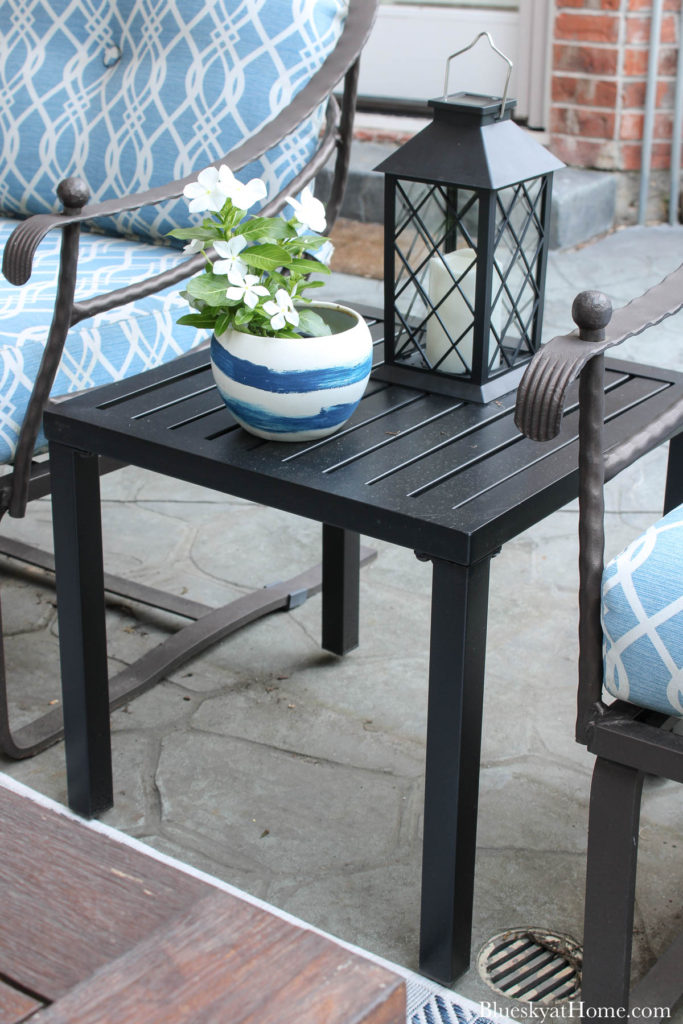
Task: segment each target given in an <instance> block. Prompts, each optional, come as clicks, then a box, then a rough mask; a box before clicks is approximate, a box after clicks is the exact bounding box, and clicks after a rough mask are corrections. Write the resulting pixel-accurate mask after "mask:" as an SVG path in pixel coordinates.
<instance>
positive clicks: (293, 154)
mask: <svg viewBox="0 0 683 1024" xmlns="http://www.w3.org/2000/svg"><path fill="white" fill-rule="evenodd" d="M347 6H348V0H117V2H116V3H106V4H103V3H102V2H101V0H0V25H2V34H1V36H0V92H1V93H2V104H0V136H1V138H2V166H1V168H0V169H1V171H2V173H1V174H0V214H2V215H4V216H7V217H25V216H26V215H27V214H30V213H44V212H46V211H54V210H56V209H58V202H57V199H56V195H55V188H56V186H57V184H58V182H59V181H61V180H62V179H63V178H66V177H68V176H69V175H71V174H80V175H81V176H82V177H83V178H84V179H85V181H86V182H87V184H88V186H89V188H90V190H91V192H92V201H93V202H99V201H101V200H103V199H107V198H111V197H113V196H116V197H119V196H126V195H132V194H133V193H136V192H141V191H144V190H146V189H148V188H151V187H153V186H155V185H160V184H163V183H165V182H168V181H172V180H175V179H177V178H182V177H184V176H185V175H188V174H192V173H194V172H198V171H200V170H201V169H202V168H203V167H206V166H207V165H208V164H210V163H211V162H213V161H214V160H217V159H219V158H220V157H221V156H223V155H225V154H226V153H227V152H228V151H229V150H230V149H232V148H233V147H234V146H236V145H238V144H239V143H241V142H242V141H244V139H246V138H248V137H250V136H251V135H253V134H254V133H255V132H257V131H258V130H259V129H260V128H261V127H262V126H263V125H264V124H266V123H267V122H268V121H270V120H272V118H273V117H274V116H275V115H276V114H278V113H279V112H280V111H282V110H283V109H284V108H285V107H287V106H288V105H289V104H290V102H291V101H292V98H293V97H294V96H295V95H296V94H297V93H298V92H299V91H300V90H301V89H302V88H303V86H304V85H306V83H307V82H308V81H309V79H310V78H311V77H312V75H313V74H314V73H315V71H317V70H318V68H319V67H320V66H321V65H322V63H323V62H324V60H325V58H326V57H327V55H328V54H329V53H330V52H331V50H332V49H333V48H334V46H335V44H336V43H337V40H338V38H339V36H340V34H341V31H342V29H343V25H344V19H345V16H346V12H347ZM323 117H324V106H321V107H320V108H319V109H318V110H316V111H314V112H313V114H312V115H311V116H310V117H309V118H308V119H307V121H306V122H305V123H304V124H303V125H301V126H300V127H299V128H298V129H297V130H296V131H295V132H293V133H292V135H291V136H289V137H288V138H287V139H285V140H284V141H283V142H282V143H281V144H280V145H278V146H277V147H275V148H274V149H273V150H271V151H270V152H269V153H268V154H267V155H265V156H264V157H263V158H262V159H261V160H259V161H258V162H256V163H254V164H252V165H251V166H250V167H248V168H245V170H244V171H241V172H240V174H239V177H240V178H243V179H244V180H247V179H249V178H252V177H254V176H258V177H261V178H263V179H264V181H265V182H266V185H267V187H268V195H269V196H270V197H273V196H274V195H276V194H277V192H279V191H280V189H281V188H282V187H283V186H284V185H286V184H287V183H288V182H289V181H290V180H291V178H292V177H293V176H294V174H296V173H297V171H299V170H300V169H301V167H302V166H303V165H304V164H305V163H306V161H307V159H308V158H309V157H310V156H311V155H312V153H313V152H314V151H315V147H316V142H317V138H318V134H319V130H320V128H321V126H322V123H323ZM187 223H188V215H187V204H186V203H185V201H184V200H183V199H182V198H181V199H179V200H174V201H170V202H169V203H167V204H164V206H162V207H153V208H148V209H145V210H140V211H135V212H132V213H126V214H121V215H119V216H117V217H116V218H114V219H113V220H112V221H111V222H110V223H109V224H107V225H105V224H104V223H103V222H102V223H100V224H99V226H98V230H109V231H111V232H114V233H116V234H134V235H137V236H140V237H143V238H151V239H152V240H158V239H161V238H163V237H164V236H165V234H166V232H167V231H169V230H170V229H171V228H172V227H177V226H182V225H186V224H187Z"/></svg>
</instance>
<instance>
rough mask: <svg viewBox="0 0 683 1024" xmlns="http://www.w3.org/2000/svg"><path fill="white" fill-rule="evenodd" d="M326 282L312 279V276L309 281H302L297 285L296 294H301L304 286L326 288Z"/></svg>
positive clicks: (307, 300)
mask: <svg viewBox="0 0 683 1024" xmlns="http://www.w3.org/2000/svg"><path fill="white" fill-rule="evenodd" d="M325 284H326V282H325V281H311V279H310V278H309V279H308V281H300V282H299V283H298V284H297V286H296V294H297V296H298V295H301V293H302V291H303V290H304V288H324V287H325ZM302 298H303V296H302ZM305 301H306V302H309V301H310V299H306V300H305Z"/></svg>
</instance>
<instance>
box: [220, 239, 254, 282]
mask: <svg viewBox="0 0 683 1024" xmlns="http://www.w3.org/2000/svg"><path fill="white" fill-rule="evenodd" d="M246 244H247V240H246V238H245V237H244V235H235V237H234V238H231V239H230V241H229V242H222V241H218V242H214V243H213V247H214V249H215V250H216V252H217V254H218V255H219V256H221V257H222V259H220V260H216V262H215V263H214V265H213V272H214V274H234V273H237V274H239V276H240V277H244V275H245V274H246V272H247V270H248V267H247V265H246V263H245V262H244V260H241V259H240V253H241V252H242V249H244V248H245V247H246Z"/></svg>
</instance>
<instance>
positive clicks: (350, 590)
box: [322, 523, 360, 654]
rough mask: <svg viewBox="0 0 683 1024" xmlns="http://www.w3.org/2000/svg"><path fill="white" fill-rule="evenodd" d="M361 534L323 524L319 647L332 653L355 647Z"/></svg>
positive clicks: (356, 640) (346, 650) (340, 652)
mask: <svg viewBox="0 0 683 1024" xmlns="http://www.w3.org/2000/svg"><path fill="white" fill-rule="evenodd" d="M359 587H360V535H359V534H357V533H354V532H353V531H352V530H344V529H342V528H341V527H338V526H329V525H328V524H327V523H323V625H322V645H323V648H324V649H325V650H326V651H331V652H332V654H346V653H347V652H348V651H352V650H353V649H354V647H358V595H359Z"/></svg>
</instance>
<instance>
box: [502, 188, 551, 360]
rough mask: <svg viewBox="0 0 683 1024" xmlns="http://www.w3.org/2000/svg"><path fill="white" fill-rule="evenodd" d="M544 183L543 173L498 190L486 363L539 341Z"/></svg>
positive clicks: (516, 355) (514, 355)
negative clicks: (538, 176)
mask: <svg viewBox="0 0 683 1024" xmlns="http://www.w3.org/2000/svg"><path fill="white" fill-rule="evenodd" d="M546 188H547V180H546V179H545V178H533V179H531V180H529V181H523V182H520V183H519V184H518V185H512V186H510V187H509V188H504V189H501V190H500V191H499V192H497V193H496V223H495V235H494V239H495V240H494V251H493V281H492V291H491V336H490V341H489V355H490V357H491V356H492V358H490V359H489V366H490V368H494V367H495V366H496V365H498V366H499V367H500V368H501V369H506V368H508V367H511V366H514V365H515V363H516V362H518V361H519V360H520V359H525V358H526V357H528V356H531V355H532V354H533V352H534V351H535V349H536V348H537V347H538V345H537V343H536V337H535V336H536V331H537V323H538V317H537V313H538V308H539V303H540V301H541V294H540V283H539V282H540V280H541V260H542V258H543V236H544V232H543V200H544V196H545V190H546Z"/></svg>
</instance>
